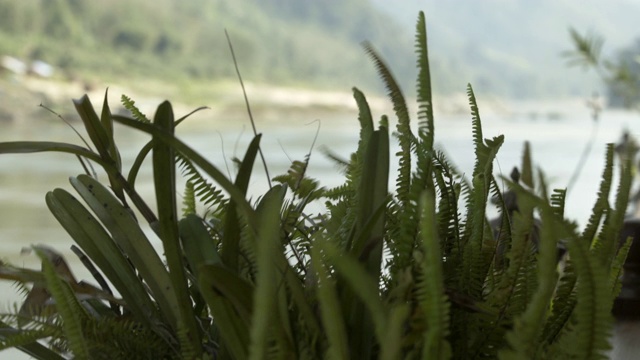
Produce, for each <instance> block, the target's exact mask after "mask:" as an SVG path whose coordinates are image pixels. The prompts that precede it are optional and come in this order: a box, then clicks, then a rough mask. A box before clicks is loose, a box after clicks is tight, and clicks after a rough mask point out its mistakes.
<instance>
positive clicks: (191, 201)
mask: <svg viewBox="0 0 640 360" xmlns="http://www.w3.org/2000/svg"><path fill="white" fill-rule="evenodd" d="M196 211H197V209H196V194H195V189H194V187H193V183H192V182H191V181H187V183H186V184H185V185H184V192H183V193H182V217H186V216H187V215H189V214H195V213H196Z"/></svg>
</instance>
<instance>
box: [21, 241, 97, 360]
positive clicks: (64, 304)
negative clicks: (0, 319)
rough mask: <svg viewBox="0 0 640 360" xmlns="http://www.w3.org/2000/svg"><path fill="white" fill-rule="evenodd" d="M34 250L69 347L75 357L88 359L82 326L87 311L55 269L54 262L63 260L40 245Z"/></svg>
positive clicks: (87, 345) (87, 349) (87, 346)
mask: <svg viewBox="0 0 640 360" xmlns="http://www.w3.org/2000/svg"><path fill="white" fill-rule="evenodd" d="M34 250H35V251H36V254H38V257H40V259H41V260H42V272H43V274H44V277H45V279H46V282H47V289H48V290H49V292H50V293H51V296H52V298H53V299H54V300H55V302H56V309H57V311H58V313H59V314H60V317H61V321H62V326H63V329H64V334H65V337H66V339H67V341H68V343H69V348H70V349H71V351H72V352H73V354H74V355H75V356H76V357H77V358H79V359H89V358H90V355H89V344H88V343H87V341H86V338H85V336H84V330H83V326H82V323H83V321H84V319H86V317H87V313H86V311H85V309H84V308H83V307H82V305H80V303H79V302H78V299H77V298H76V295H75V294H74V293H73V291H72V290H71V287H70V286H69V283H68V282H67V281H68V280H67V281H65V280H63V279H62V278H61V277H60V275H58V273H57V272H56V270H55V265H54V264H58V263H59V262H60V261H64V260H63V259H61V258H60V256H59V255H56V254H55V253H53V252H47V251H46V249H44V248H42V247H34Z"/></svg>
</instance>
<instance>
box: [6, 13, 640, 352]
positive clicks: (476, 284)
mask: <svg viewBox="0 0 640 360" xmlns="http://www.w3.org/2000/svg"><path fill="white" fill-rule="evenodd" d="M365 51H366V53H367V55H369V57H370V58H371V59H372V62H373V63H374V66H375V68H376V69H377V71H378V73H379V74H380V76H381V77H382V79H383V83H384V84H385V87H386V89H387V91H388V94H389V98H390V100H391V102H392V104H393V108H394V112H395V118H396V121H395V131H394V133H395V134H394V136H393V138H394V139H395V140H397V142H398V145H399V151H398V152H397V153H396V154H395V155H396V156H397V157H398V176H397V178H396V179H395V183H394V184H391V182H390V180H391V179H390V166H391V164H392V162H391V156H392V155H391V153H390V142H391V139H392V137H391V135H390V133H391V126H390V122H389V119H388V117H387V116H385V115H383V116H381V117H380V120H379V121H378V122H377V124H376V122H375V121H374V115H373V114H372V113H371V109H370V108H369V105H368V102H367V99H366V97H365V96H364V94H363V93H362V92H361V91H359V90H358V89H355V88H354V90H353V95H354V98H355V101H356V102H357V105H358V108H359V116H358V121H359V123H360V137H359V142H358V144H357V148H356V150H355V151H354V152H353V153H352V154H350V156H348V157H346V158H343V157H344V154H331V156H332V157H333V158H334V159H336V161H337V162H338V163H339V165H340V166H341V168H342V169H343V171H344V174H345V181H344V183H343V184H342V185H341V186H338V187H335V188H331V189H327V188H324V187H321V186H320V184H319V183H318V182H317V181H315V180H314V179H311V178H309V177H308V176H307V174H306V169H307V168H308V167H309V166H312V164H310V162H309V159H310V157H309V156H307V157H305V159H304V160H302V161H294V162H293V163H292V165H291V168H290V169H289V171H288V172H287V173H286V174H282V175H279V176H275V177H273V178H272V179H271V180H270V181H273V184H271V183H270V189H269V190H268V191H267V192H266V193H265V194H263V196H261V197H259V198H258V199H257V200H256V201H255V202H250V201H248V200H247V199H246V198H247V191H248V187H249V184H250V183H251V176H252V172H253V169H254V163H255V162H256V159H257V158H258V154H259V152H260V141H261V135H260V134H255V137H254V139H253V141H252V142H251V144H250V145H249V147H248V149H247V151H246V154H245V156H244V158H243V159H242V160H238V161H237V172H236V175H235V179H230V178H228V177H227V176H226V175H225V174H224V173H223V172H221V171H220V170H219V169H218V167H216V166H215V165H214V164H213V163H211V162H210V161H209V160H208V159H205V158H203V157H202V156H201V155H199V154H198V153H196V152H195V151H193V150H192V149H191V148H190V147H189V146H188V145H187V144H185V143H184V142H182V141H180V140H179V139H178V138H176V137H175V136H174V135H173V134H174V129H175V127H176V126H178V125H179V124H180V123H182V121H183V120H184V118H183V119H174V114H173V110H172V106H171V104H170V103H169V102H163V103H162V104H160V105H159V107H158V109H157V111H156V114H155V116H154V118H153V120H151V119H147V118H146V117H145V116H144V115H142V114H141V113H140V112H139V111H137V109H136V108H135V106H134V104H133V103H132V102H131V101H130V99H128V98H126V97H123V99H122V103H123V106H125V107H127V108H128V109H129V110H130V111H131V113H132V116H131V117H129V116H119V115H114V114H112V113H111V112H110V107H109V102H108V96H107V95H105V99H104V103H103V106H102V111H101V112H100V114H98V113H97V112H96V111H95V110H94V107H93V105H92V104H91V101H90V100H89V98H88V97H86V96H84V97H82V98H81V99H78V100H75V101H74V105H75V108H76V110H77V112H78V114H79V115H80V117H81V119H82V123H83V125H84V128H85V130H86V133H87V135H88V137H89V139H88V141H87V143H86V144H85V145H86V147H85V146H77V145H72V144H66V143H55V142H29V141H16V142H5V143H0V154H6V153H14V154H15V153H32V152H42V151H57V152H65V153H70V154H74V155H76V156H77V157H78V158H79V159H80V161H81V163H82V164H83V165H84V166H85V170H86V174H82V175H79V176H76V177H72V178H71V179H70V182H71V185H72V187H73V188H74V191H75V192H76V193H77V195H73V194H72V193H70V192H68V191H67V190H65V189H60V188H58V189H55V190H52V191H51V192H49V193H48V194H47V195H46V203H47V206H48V207H49V209H50V210H51V212H52V214H53V215H54V216H55V217H56V218H57V219H58V221H59V222H60V224H61V225H62V226H63V227H64V228H65V230H66V231H67V232H68V233H69V235H70V236H71V237H72V238H73V239H74V241H75V242H76V244H77V246H76V247H74V252H76V253H77V254H79V255H80V256H81V258H82V259H83V264H84V265H85V266H87V267H88V268H89V269H90V271H91V273H92V275H93V276H94V278H95V280H96V281H97V282H98V283H99V284H100V287H99V288H98V287H96V286H92V285H88V284H86V283H83V282H78V281H77V279H75V278H74V277H73V275H72V272H71V270H70V269H69V268H68V266H67V264H66V262H65V260H64V258H62V257H61V256H60V255H59V254H58V253H57V252H56V251H55V250H54V249H51V248H49V247H47V246H46V244H45V245H36V246H33V251H34V252H35V253H36V255H37V256H39V258H40V259H41V260H42V269H41V270H28V269H23V268H19V267H14V266H11V265H9V264H4V263H3V264H2V266H0V277H1V278H4V279H9V280H13V281H17V282H18V283H19V284H21V289H22V290H24V292H25V293H26V294H27V296H26V298H25V301H24V303H23V304H22V305H21V307H20V309H19V310H18V311H16V312H15V313H13V314H4V315H2V316H1V317H0V319H1V320H2V321H1V322H0V327H2V328H3V329H2V330H3V331H2V332H0V347H14V346H15V347H18V348H20V349H21V350H23V351H25V352H27V353H29V354H31V355H32V356H34V357H36V358H38V359H62V358H63V357H62V356H66V355H70V354H71V355H72V356H73V357H74V358H76V359H157V358H161V359H255V360H258V359H327V358H328V359H345V360H346V359H353V358H359V359H378V358H379V359H390V360H391V359H418V358H422V359H451V358H453V359H484V358H500V359H572V358H575V359H600V358H602V357H603V356H604V354H605V352H606V350H607V349H608V347H609V343H608V341H609V340H608V337H609V333H610V327H611V320H612V319H611V314H610V311H611V305H612V302H613V299H614V298H615V296H616V295H617V293H618V292H619V289H620V283H619V282H620V272H621V268H622V264H623V262H624V260H625V257H626V253H627V251H628V249H629V246H630V244H631V241H630V240H629V241H626V242H624V244H622V246H620V244H619V241H618V234H619V231H620V228H621V226H622V223H623V219H624V214H625V210H626V207H627V203H628V197H629V188H630V187H631V172H632V160H631V159H632V156H630V154H627V156H621V159H620V161H619V166H617V167H618V169H619V171H620V174H619V175H620V176H618V177H617V181H618V183H617V193H616V194H615V196H614V197H613V198H614V200H613V201H612V202H610V200H609V199H610V195H611V189H612V187H613V181H614V180H613V179H614V177H613V173H614V168H615V167H616V166H615V165H614V163H615V162H616V161H615V159H614V149H613V145H608V146H607V149H606V164H605V169H604V171H603V174H602V181H601V187H600V190H599V192H598V194H595V196H596V203H595V205H594V207H593V212H592V216H591V218H590V219H589V222H588V224H587V226H586V227H585V228H584V229H583V230H582V231H579V230H578V229H577V226H576V225H575V224H574V223H572V222H570V221H569V220H567V219H566V218H565V214H564V199H565V194H566V191H565V189H555V190H553V191H551V192H550V191H549V190H548V189H547V187H546V185H545V178H544V176H543V174H542V172H541V171H536V170H535V168H534V166H533V162H532V158H531V154H530V152H529V151H528V149H527V148H525V151H524V154H523V161H522V166H521V175H520V176H514V177H512V179H511V180H509V179H498V178H496V177H494V175H493V162H494V160H495V157H496V154H497V153H498V151H499V149H500V147H501V145H502V144H503V142H504V137H503V136H502V135H500V136H495V137H492V138H485V136H484V134H483V130H482V122H481V118H480V111H479V108H478V102H477V100H476V97H475V94H474V91H473V89H472V88H471V86H468V88H467V92H468V99H469V105H470V109H471V115H472V117H471V121H470V131H471V132H472V133H473V140H472V141H473V145H474V150H475V151H474V156H475V166H474V169H473V173H472V174H471V176H470V177H469V178H466V177H465V176H464V175H463V174H460V173H459V172H458V171H457V170H456V168H455V166H454V165H453V164H451V163H450V161H449V160H448V159H447V157H446V155H444V153H443V152H442V151H439V150H438V149H436V148H434V141H435V136H436V133H435V131H436V127H435V118H434V114H433V108H432V106H433V103H432V90H431V72H430V67H429V57H428V52H427V36H426V28H425V19H424V14H422V13H421V14H420V17H419V20H418V24H417V31H416V53H417V59H418V61H417V69H418V72H419V76H418V80H417V84H416V85H417V86H416V87H417V105H418V112H417V114H416V117H417V124H416V126H412V125H413V124H412V121H411V118H412V116H411V114H410V112H409V109H408V107H407V103H406V99H405V97H404V95H403V93H402V91H401V89H400V86H399V85H398V82H397V81H396V79H395V78H394V77H393V76H392V75H391V73H390V70H389V68H388V66H387V65H386V63H385V62H383V61H382V58H381V56H380V55H379V54H378V53H377V51H376V50H374V48H372V47H371V46H365ZM116 124H121V125H124V126H127V127H130V128H132V129H137V130H139V131H142V132H145V133H147V134H149V135H150V136H151V139H150V141H149V143H148V144H147V145H145V146H144V147H143V148H142V149H140V151H139V155H138V157H137V159H136V161H135V162H134V164H133V165H132V166H131V168H130V169H129V170H128V171H126V169H125V168H124V166H123V164H122V162H121V159H120V152H119V148H118V144H117V141H116V137H115V135H114V134H115V132H114V126H116ZM89 142H90V143H91V146H90V145H89V144H88V143H89ZM92 148H93V149H92ZM94 149H95V150H94ZM148 155H151V156H150V158H151V159H150V161H151V162H152V165H153V169H154V176H153V177H154V187H155V198H154V199H143V198H142V197H140V195H139V194H138V192H137V191H136V177H137V173H138V169H139V168H140V166H141V164H142V163H143V162H144V161H145V159H146V158H147V157H148ZM214 160H216V161H222V160H221V159H214ZM88 162H91V163H93V164H95V165H97V166H98V167H99V169H100V171H101V172H104V173H106V174H107V177H105V181H104V183H101V182H99V181H98V180H97V179H96V176H95V175H94V169H93V168H91V167H89V166H88V165H87V164H88ZM178 166H179V168H180V169H181V173H182V176H184V177H185V178H186V179H187V180H188V181H187V185H186V188H185V189H184V191H183V194H184V196H183V198H184V201H183V205H182V212H179V211H178V204H177V196H176V194H177V193H178V192H180V191H182V189H178V188H177V185H176V184H177V180H176V179H177V176H178V175H177V173H178V171H177V167H178ZM499 182H504V183H506V184H508V188H509V189H510V193H509V194H505V193H504V192H503V190H502V187H501V186H500V185H499ZM507 197H509V198H510V200H507ZM491 198H494V199H496V200H495V202H496V203H497V206H498V208H499V210H500V221H499V223H498V224H497V225H496V226H495V227H493V228H492V227H491V226H490V224H489V221H488V218H487V213H486V210H487V206H488V203H489V200H490V199H491ZM314 201H324V202H325V205H326V207H327V210H326V211H325V212H323V213H321V214H318V215H310V214H307V213H306V211H305V208H306V207H307V205H308V204H309V203H311V202H314ZM507 202H509V206H508V207H507ZM150 203H155V204H157V208H156V209H155V210H154V209H152V208H151V207H150V206H149V204H150ZM514 204H515V205H516V208H514V207H513V205H514ZM536 213H537V214H539V217H540V220H541V221H538V220H537V219H536V216H535V214H536ZM134 214H138V215H134ZM143 221H144V222H145V223H148V225H149V226H150V228H151V230H152V231H153V232H154V233H155V235H156V236H157V237H158V238H159V239H160V240H161V243H162V251H161V252H156V251H155V250H154V248H153V246H152V244H151V242H150V240H149V235H148V234H146V233H145V232H144V228H145V225H143ZM559 246H563V247H566V248H567V250H568V253H569V256H568V257H567V258H564V259H563V261H562V263H561V266H560V267H559V266H558V247H559ZM161 253H162V254H163V255H161ZM559 269H561V270H562V271H559ZM105 278H106V280H108V281H106V280H105ZM27 285H31V287H30V288H29V287H27ZM112 288H113V290H112ZM114 290H115V291H114ZM116 291H117V292H116ZM114 294H115V295H114ZM38 341H42V342H46V343H47V344H48V345H49V346H48V347H47V346H45V345H43V344H42V343H40V342H38Z"/></svg>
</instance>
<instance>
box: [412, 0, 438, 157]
mask: <svg viewBox="0 0 640 360" xmlns="http://www.w3.org/2000/svg"><path fill="white" fill-rule="evenodd" d="M416 54H417V55H418V65H417V67H418V83H417V88H418V91H417V94H418V99H417V101H418V124H419V126H420V138H421V139H422V141H423V142H424V143H425V147H426V148H427V149H428V150H431V149H433V139H434V119H433V100H432V97H431V95H432V94H431V72H430V70H429V50H428V47H427V26H426V22H425V17H424V12H422V11H421V12H420V14H419V15H418V23H417V25H416Z"/></svg>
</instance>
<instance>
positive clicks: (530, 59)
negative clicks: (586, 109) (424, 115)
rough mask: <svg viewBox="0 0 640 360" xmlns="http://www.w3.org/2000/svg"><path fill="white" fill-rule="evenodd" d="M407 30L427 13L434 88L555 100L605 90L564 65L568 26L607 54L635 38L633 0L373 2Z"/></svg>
mask: <svg viewBox="0 0 640 360" xmlns="http://www.w3.org/2000/svg"><path fill="white" fill-rule="evenodd" d="M372 2H373V3H374V4H375V5H376V6H377V7H378V8H379V9H381V10H383V11H385V12H386V13H387V14H389V15H391V16H393V17H394V19H396V20H397V21H398V22H399V23H401V24H403V25H405V26H406V28H407V29H412V28H413V25H412V21H413V19H414V18H415V14H416V13H417V12H418V11H419V10H423V11H424V12H425V15H426V17H427V28H428V32H429V47H430V53H431V54H432V55H433V56H432V60H433V61H432V72H433V73H434V77H435V81H434V86H435V87H436V88H437V89H438V90H439V91H441V92H442V91H445V92H446V91H460V89H463V88H464V86H465V85H466V83H467V82H471V83H472V84H473V85H474V88H475V89H476V91H478V92H480V93H482V94H489V93H491V94H494V95H499V96H503V97H511V98H514V97H515V98H532V97H534V98H547V99H548V98H554V97H558V96H565V97H566V96H580V97H584V96H590V95H591V94H592V92H594V91H599V92H600V93H601V94H602V93H605V92H606V91H605V90H604V86H603V84H602V83H601V81H600V79H599V78H598V77H597V76H595V75H594V74H593V73H584V72H582V71H580V69H569V68H567V65H566V63H567V61H566V59H565V58H563V57H562V53H563V52H564V51H566V50H569V49H571V48H572V43H571V41H570V38H569V32H568V30H569V28H570V27H574V28H575V29H577V30H578V31H579V32H580V33H589V32H591V33H595V34H599V35H601V36H602V37H603V38H604V39H605V40H606V41H605V44H604V51H605V55H607V54H606V53H608V54H609V55H611V56H615V54H616V53H617V52H618V51H619V50H620V49H622V48H624V47H627V46H628V45H629V44H632V43H633V40H634V39H635V38H637V37H638V36H639V35H640V28H638V14H640V1H638V0H610V1H602V0H582V1H575V0H480V1H478V0H451V1H442V0H394V1H389V0H372Z"/></svg>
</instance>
